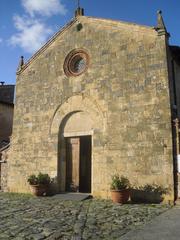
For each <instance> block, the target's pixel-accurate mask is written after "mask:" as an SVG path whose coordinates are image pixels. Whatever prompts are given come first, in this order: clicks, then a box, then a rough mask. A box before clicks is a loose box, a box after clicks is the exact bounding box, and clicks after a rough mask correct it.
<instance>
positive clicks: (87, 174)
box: [79, 136, 91, 193]
mask: <svg viewBox="0 0 180 240" xmlns="http://www.w3.org/2000/svg"><path fill="white" fill-rule="evenodd" d="M79 175H80V182H79V190H80V192H84V193H91V136H84V137H81V138H80V173H79Z"/></svg>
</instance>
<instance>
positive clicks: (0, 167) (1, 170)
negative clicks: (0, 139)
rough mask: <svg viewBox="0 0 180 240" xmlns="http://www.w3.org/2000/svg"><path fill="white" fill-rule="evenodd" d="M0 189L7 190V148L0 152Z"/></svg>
mask: <svg viewBox="0 0 180 240" xmlns="http://www.w3.org/2000/svg"><path fill="white" fill-rule="evenodd" d="M0 155H1V156H0V160H1V163H0V190H1V191H3V192H6V191H8V188H7V179H8V149H6V150H4V151H3V152H1V153H0Z"/></svg>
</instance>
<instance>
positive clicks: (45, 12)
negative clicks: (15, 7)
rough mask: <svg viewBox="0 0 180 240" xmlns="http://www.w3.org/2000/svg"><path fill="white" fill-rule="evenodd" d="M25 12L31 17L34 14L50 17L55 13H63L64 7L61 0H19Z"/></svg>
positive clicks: (65, 10)
mask: <svg viewBox="0 0 180 240" xmlns="http://www.w3.org/2000/svg"><path fill="white" fill-rule="evenodd" d="M21 1H22V5H23V7H24V8H25V10H26V12H27V13H29V14H30V15H31V17H33V16H34V15H35V14H40V15H42V16H47V17H50V16H52V15H55V14H61V15H65V14H66V12H67V9H66V7H65V6H64V5H63V4H62V2H61V0H21Z"/></svg>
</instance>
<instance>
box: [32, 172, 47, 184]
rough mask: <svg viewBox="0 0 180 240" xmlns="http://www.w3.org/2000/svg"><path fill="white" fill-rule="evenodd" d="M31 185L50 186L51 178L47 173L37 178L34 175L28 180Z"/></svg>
mask: <svg viewBox="0 0 180 240" xmlns="http://www.w3.org/2000/svg"><path fill="white" fill-rule="evenodd" d="M27 181H28V183H29V184H30V185H38V184H49V183H50V182H51V178H50V176H49V175H48V174H46V173H41V172H40V173H39V174H38V175H37V176H36V175H35V174H32V175H30V176H29V177H28V179H27Z"/></svg>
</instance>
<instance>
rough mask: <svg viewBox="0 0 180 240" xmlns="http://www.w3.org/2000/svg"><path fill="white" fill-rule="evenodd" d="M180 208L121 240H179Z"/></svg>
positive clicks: (172, 210) (166, 213) (168, 212)
mask: <svg viewBox="0 0 180 240" xmlns="http://www.w3.org/2000/svg"><path fill="white" fill-rule="evenodd" d="M179 239H180V207H179V206H177V207H174V208H173V209H171V210H169V211H167V212H165V213H163V214H162V215H160V216H158V217H157V218H155V219H153V221H152V222H151V223H148V224H146V225H145V226H144V227H142V228H141V229H136V230H133V231H131V232H129V233H127V234H126V235H125V236H123V237H121V238H120V240H179Z"/></svg>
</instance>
